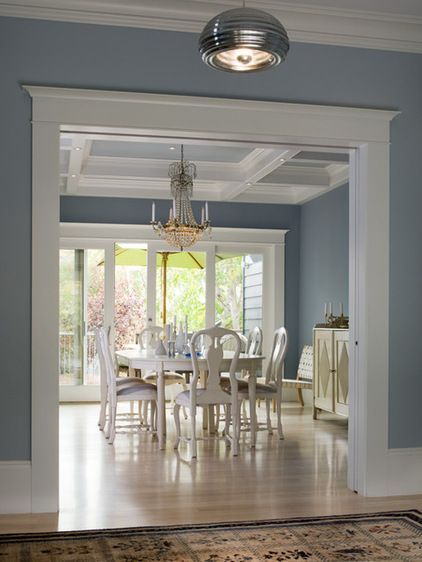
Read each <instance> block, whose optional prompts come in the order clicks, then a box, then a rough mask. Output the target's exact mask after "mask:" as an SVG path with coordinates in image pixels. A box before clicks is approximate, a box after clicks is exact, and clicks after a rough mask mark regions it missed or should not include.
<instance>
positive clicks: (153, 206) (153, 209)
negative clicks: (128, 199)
mask: <svg viewBox="0 0 422 562" xmlns="http://www.w3.org/2000/svg"><path fill="white" fill-rule="evenodd" d="M151 221H152V222H155V201H153V203H152V217H151Z"/></svg>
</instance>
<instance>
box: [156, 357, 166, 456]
mask: <svg viewBox="0 0 422 562" xmlns="http://www.w3.org/2000/svg"><path fill="white" fill-rule="evenodd" d="M157 402H158V411H157V432H158V445H159V448H160V450H162V449H164V448H165V435H166V399H165V391H164V366H163V365H161V368H160V369H158V377H157Z"/></svg>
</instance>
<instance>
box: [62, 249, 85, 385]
mask: <svg viewBox="0 0 422 562" xmlns="http://www.w3.org/2000/svg"><path fill="white" fill-rule="evenodd" d="M83 252H84V251H83V250H60V292H59V298H60V313H59V330H60V334H59V381H60V384H61V385H78V384H82V383H83V331H84V330H83V310H84V290H83V277H84V265H83V261H84V260H83Z"/></svg>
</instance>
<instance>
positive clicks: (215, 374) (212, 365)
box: [190, 326, 240, 396]
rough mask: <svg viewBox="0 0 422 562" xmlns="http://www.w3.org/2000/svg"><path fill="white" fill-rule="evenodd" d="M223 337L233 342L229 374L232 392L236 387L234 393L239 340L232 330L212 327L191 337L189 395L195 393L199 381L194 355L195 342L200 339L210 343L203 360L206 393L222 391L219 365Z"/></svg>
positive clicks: (222, 353) (222, 352)
mask: <svg viewBox="0 0 422 562" xmlns="http://www.w3.org/2000/svg"><path fill="white" fill-rule="evenodd" d="M225 336H230V338H233V339H234V341H235V349H234V352H233V357H232V359H231V361H230V369H229V374H230V381H231V388H232V392H233V389H234V387H236V389H235V392H236V391H237V379H236V367H237V360H238V359H239V355H240V338H239V336H238V335H237V333H236V332H234V331H233V330H227V329H225V328H220V327H219V326H214V327H213V328H209V329H206V330H199V332H195V333H194V334H193V336H192V339H191V342H190V348H191V354H192V366H193V377H192V379H191V385H190V389H191V394H192V393H196V390H197V385H198V380H199V364H198V357H197V354H196V349H197V342H198V341H199V340H200V339H205V338H206V339H207V340H208V342H210V343H209V345H208V346H207V349H206V351H205V359H206V361H207V370H208V376H207V381H206V392H209V393H210V394H211V393H212V392H219V391H221V390H222V389H221V386H220V373H221V363H222V360H223V355H224V351H223V343H224V342H223V340H224V337H225ZM202 396H203V395H202Z"/></svg>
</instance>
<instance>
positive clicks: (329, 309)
mask: <svg viewBox="0 0 422 562" xmlns="http://www.w3.org/2000/svg"><path fill="white" fill-rule="evenodd" d="M332 313H333V303H332V302H329V303H328V314H330V315H331V314H332Z"/></svg>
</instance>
